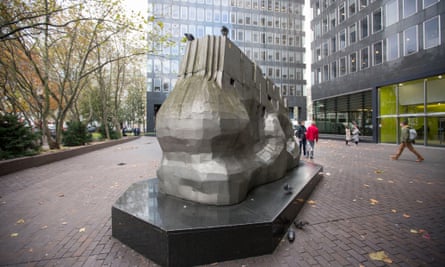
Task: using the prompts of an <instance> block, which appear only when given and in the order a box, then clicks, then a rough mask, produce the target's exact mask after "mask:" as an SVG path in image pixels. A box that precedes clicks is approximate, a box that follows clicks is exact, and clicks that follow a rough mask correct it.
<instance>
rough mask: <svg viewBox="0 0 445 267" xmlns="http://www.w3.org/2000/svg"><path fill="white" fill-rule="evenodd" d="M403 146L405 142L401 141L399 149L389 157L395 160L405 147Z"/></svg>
mask: <svg viewBox="0 0 445 267" xmlns="http://www.w3.org/2000/svg"><path fill="white" fill-rule="evenodd" d="M405 146H406V144H405V142H402V143H401V144H400V146H399V150H398V151H397V153H396V154H395V155H393V156H392V157H391V159H394V160H397V159H398V158H399V157H400V155H401V154H402V152H403V150H404V149H405Z"/></svg>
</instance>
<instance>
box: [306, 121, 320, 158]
mask: <svg viewBox="0 0 445 267" xmlns="http://www.w3.org/2000/svg"><path fill="white" fill-rule="evenodd" d="M306 139H307V142H308V144H309V151H308V152H307V156H306V157H310V158H311V159H313V158H314V148H315V143H317V142H318V128H317V126H316V125H315V121H313V122H312V124H311V126H309V128H307V131H306Z"/></svg>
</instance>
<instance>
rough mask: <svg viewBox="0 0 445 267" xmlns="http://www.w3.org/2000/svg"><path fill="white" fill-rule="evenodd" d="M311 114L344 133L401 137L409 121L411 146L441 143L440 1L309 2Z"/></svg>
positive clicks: (444, 62)
mask: <svg viewBox="0 0 445 267" xmlns="http://www.w3.org/2000/svg"><path fill="white" fill-rule="evenodd" d="M311 7H312V11H313V20H312V21H311V28H312V30H313V37H314V39H313V42H312V44H311V51H312V66H311V72H312V77H311V80H312V84H313V85H312V88H311V90H312V91H311V92H312V100H313V107H314V110H313V112H314V116H313V119H314V120H315V121H317V125H318V127H319V129H320V132H321V133H324V134H332V135H343V134H344V132H345V131H344V129H345V126H346V125H348V124H350V123H352V122H356V123H357V124H358V126H359V128H360V129H361V132H362V137H363V138H364V139H368V140H372V141H374V142H381V143H398V142H400V138H399V134H400V127H399V123H400V122H401V121H404V120H408V122H409V124H410V125H411V126H412V127H413V128H415V129H416V130H417V132H418V133H419V135H418V138H417V140H416V143H417V144H423V145H429V146H444V145H445V140H444V133H445V36H444V34H443V29H444V28H445V16H444V15H445V14H444V11H445V2H444V1H440V0H337V1H335V0H311Z"/></svg>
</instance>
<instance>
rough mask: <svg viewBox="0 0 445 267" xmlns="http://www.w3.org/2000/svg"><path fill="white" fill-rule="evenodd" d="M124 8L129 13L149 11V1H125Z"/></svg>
mask: <svg viewBox="0 0 445 267" xmlns="http://www.w3.org/2000/svg"><path fill="white" fill-rule="evenodd" d="M123 3H124V6H125V7H126V9H127V10H128V12H131V10H133V11H142V12H146V11H147V6H148V1H147V0H124V1H123Z"/></svg>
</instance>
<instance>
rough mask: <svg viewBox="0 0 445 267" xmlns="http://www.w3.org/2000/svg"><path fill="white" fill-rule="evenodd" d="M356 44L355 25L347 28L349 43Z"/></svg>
mask: <svg viewBox="0 0 445 267" xmlns="http://www.w3.org/2000/svg"><path fill="white" fill-rule="evenodd" d="M355 42H357V25H356V24H353V25H351V26H349V43H350V44H353V43H355Z"/></svg>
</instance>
